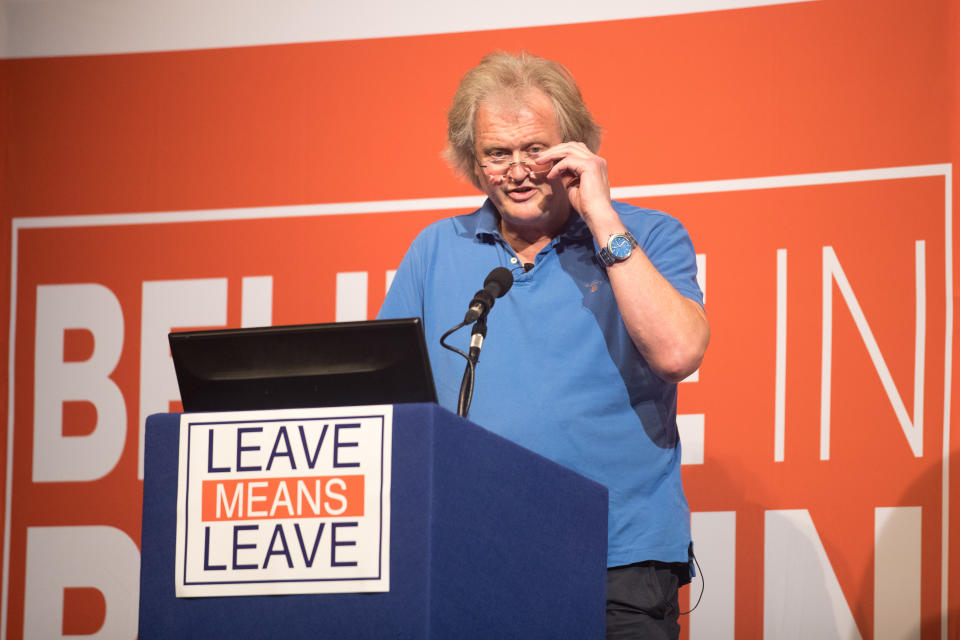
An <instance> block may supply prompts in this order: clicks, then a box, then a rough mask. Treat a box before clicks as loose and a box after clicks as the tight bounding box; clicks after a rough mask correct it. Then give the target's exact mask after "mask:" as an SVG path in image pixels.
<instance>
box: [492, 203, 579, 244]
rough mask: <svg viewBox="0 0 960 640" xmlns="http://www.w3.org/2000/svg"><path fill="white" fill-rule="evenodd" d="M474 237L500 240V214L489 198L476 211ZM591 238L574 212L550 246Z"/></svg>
mask: <svg viewBox="0 0 960 640" xmlns="http://www.w3.org/2000/svg"><path fill="white" fill-rule="evenodd" d="M476 235H477V237H478V238H482V237H483V236H485V235H487V236H493V237H494V238H501V235H500V213H499V212H498V211H497V208H496V207H495V206H493V202H492V201H491V200H490V199H489V198H487V199H486V200H485V201H484V203H483V206H482V207H480V208H479V209H478V210H477V230H476ZM591 237H592V236H591V234H590V228H589V227H587V223H586V222H584V221H583V218H581V217H580V214H578V213H577V212H575V211H574V214H573V215H572V216H570V220H569V221H568V222H567V225H566V226H565V227H564V228H563V229H562V230H561V231H560V234H559V235H558V236H557V237H556V238H554V239H553V243H552V244H560V243H570V242H584V241H586V240H588V239H590V238H591Z"/></svg>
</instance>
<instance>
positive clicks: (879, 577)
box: [873, 507, 922, 640]
mask: <svg viewBox="0 0 960 640" xmlns="http://www.w3.org/2000/svg"><path fill="white" fill-rule="evenodd" d="M921 519H922V510H921V508H920V507H877V508H876V509H875V510H874V531H873V535H874V544H873V558H874V564H873V566H874V571H873V594H874V595H873V639H874V640H888V639H889V640H908V639H911V638H917V639H918V640H919V638H920V627H921V624H922V623H921V618H920V583H921V581H920V564H921V563H920V548H921V539H922V538H921V535H920V528H921Z"/></svg>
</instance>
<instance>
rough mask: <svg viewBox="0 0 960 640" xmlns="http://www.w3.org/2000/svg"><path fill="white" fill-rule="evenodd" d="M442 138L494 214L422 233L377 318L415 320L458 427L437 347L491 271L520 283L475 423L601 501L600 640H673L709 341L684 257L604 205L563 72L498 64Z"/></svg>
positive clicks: (584, 121) (685, 241)
mask: <svg viewBox="0 0 960 640" xmlns="http://www.w3.org/2000/svg"><path fill="white" fill-rule="evenodd" d="M448 121H449V127H448V142H449V146H448V149H447V158H448V160H449V161H450V162H451V164H452V165H453V166H454V167H455V168H456V169H457V170H459V171H460V172H461V173H463V174H464V175H465V176H466V177H468V178H469V179H470V180H471V181H472V182H473V184H474V185H475V186H477V187H478V188H479V189H480V190H481V191H483V192H484V193H485V194H486V195H487V197H488V199H487V201H486V202H485V203H484V205H483V206H482V207H481V208H480V209H478V210H477V211H475V212H473V213H471V214H469V215H464V216H457V217H454V218H448V219H446V220H442V221H440V222H437V223H435V224H433V225H430V226H429V227H427V228H426V229H425V230H424V231H422V232H421V233H420V235H419V236H418V237H417V239H416V240H415V241H414V243H413V245H412V246H411V248H410V250H409V251H408V253H407V255H406V256H405V257H404V259H403V262H402V264H401V265H400V267H399V269H398V271H397V274H396V277H395V279H394V281H393V284H392V286H391V288H390V291H389V292H388V294H387V297H386V300H385V301H384V304H383V307H382V308H381V310H380V316H381V317H411V316H419V317H421V318H422V319H423V322H424V328H425V331H426V335H427V344H428V346H429V348H430V350H431V353H430V358H431V364H432V367H433V372H434V377H435V378H436V382H437V388H438V395H439V398H440V403H441V405H443V406H445V407H447V408H450V409H451V410H453V409H455V407H456V406H457V396H458V391H459V386H460V380H461V374H462V372H463V368H464V361H463V359H462V358H459V356H457V355H455V354H453V353H450V352H448V351H446V350H444V349H442V348H441V347H440V345H439V338H440V336H441V334H442V333H443V332H444V331H446V330H447V329H449V328H451V327H453V326H455V325H456V324H458V323H459V322H460V321H461V320H462V319H463V314H464V311H465V307H466V304H467V302H469V301H470V299H471V297H472V294H473V293H474V291H475V290H476V289H477V288H478V286H479V284H480V283H481V282H482V281H483V278H484V276H486V274H487V273H489V272H490V271H491V269H493V268H495V267H497V266H505V267H507V268H509V269H511V270H512V272H513V275H514V278H515V280H514V285H513V288H512V289H511V290H510V292H509V293H508V294H507V295H506V296H505V297H503V298H502V299H501V300H499V301H497V303H496V307H495V308H494V309H493V310H492V311H491V312H490V315H489V318H488V327H489V334H488V336H487V339H486V341H485V342H484V345H483V355H482V358H481V361H480V363H479V365H478V367H477V375H476V382H475V389H474V395H473V404H472V405H471V411H470V418H471V419H472V420H473V421H475V422H476V423H478V424H480V425H482V426H484V427H486V428H487V429H490V430H492V431H495V432H497V433H500V434H501V435H504V436H506V437H508V438H510V439H512V440H514V441H516V442H517V443H519V444H521V445H523V446H525V447H527V448H529V449H532V450H534V451H537V452H538V453H540V454H542V455H544V456H546V457H548V458H551V459H553V460H555V461H557V462H559V463H560V464H563V465H565V466H567V467H569V468H571V469H573V470H575V471H578V472H579V473H581V474H583V475H585V476H587V477H589V478H592V479H594V480H596V481H598V482H601V483H603V484H604V485H606V486H607V487H608V488H609V489H610V519H609V544H608V558H607V566H608V572H607V576H608V577H607V635H608V638H621V637H629V638H633V637H638V638H661V637H663V638H670V637H674V638H675V637H677V635H678V633H679V625H678V624H677V589H678V587H679V586H680V585H681V584H685V583H686V582H688V581H689V572H688V568H687V567H688V562H689V559H690V555H689V554H690V552H691V551H690V549H691V544H690V528H689V508H688V507H687V502H686V498H685V497H684V494H683V488H682V486H681V483H680V447H679V442H678V437H677V427H676V397H677V386H676V383H677V382H678V381H680V380H682V379H683V378H684V377H686V376H687V375H689V374H690V373H692V372H693V371H695V370H696V369H697V367H699V365H700V362H701V360H702V358H703V354H704V351H705V350H706V347H707V342H708V340H709V325H708V323H707V319H706V316H705V314H704V311H703V307H702V294H701V292H700V289H699V287H698V286H697V283H696V261H695V254H694V250H693V246H692V244H691V243H690V240H689V237H688V236H687V233H686V231H684V229H683V227H682V226H681V225H680V223H678V222H677V221H676V220H674V219H673V218H671V217H670V216H668V215H666V214H664V213H662V212H658V211H651V210H646V209H639V208H636V207H632V206H630V205H626V204H623V203H619V202H611V200H610V187H609V184H608V180H607V169H606V163H605V161H604V160H603V159H602V158H600V157H599V156H597V155H596V153H595V152H596V151H597V148H598V147H599V143H600V132H599V127H598V126H597V125H596V124H595V123H594V121H593V119H592V117H591V116H590V113H589V111H587V109H586V106H585V105H584V104H583V101H582V99H581V97H580V91H579V89H578V88H577V86H576V84H575V82H574V81H573V78H572V76H571V75H570V74H569V72H568V71H567V70H566V69H565V68H563V67H562V66H561V65H559V64H557V63H555V62H552V61H549V60H545V59H543V58H538V57H535V56H531V55H529V54H526V53H522V54H520V55H518V56H514V55H509V54H506V53H493V54H490V55H488V56H486V57H484V58H483V60H482V61H481V62H480V64H479V65H478V66H477V67H475V68H473V69H472V70H470V71H469V72H467V74H466V75H465V76H464V77H463V79H462V80H461V83H460V86H459V88H458V89H457V93H456V95H455V97H454V101H453V105H452V107H451V108H450V111H449V113H448ZM598 249H599V251H598ZM466 333H467V332H466V331H464V332H463V334H466ZM463 339H464V340H466V336H465V335H464V338H463ZM465 348H466V347H465V346H464V349H465Z"/></svg>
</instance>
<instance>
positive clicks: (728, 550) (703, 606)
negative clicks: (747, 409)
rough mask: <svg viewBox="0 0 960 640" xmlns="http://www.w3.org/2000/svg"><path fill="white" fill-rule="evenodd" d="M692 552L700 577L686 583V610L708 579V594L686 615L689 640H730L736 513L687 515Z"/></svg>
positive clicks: (732, 621)
mask: <svg viewBox="0 0 960 640" xmlns="http://www.w3.org/2000/svg"><path fill="white" fill-rule="evenodd" d="M690 529H691V535H692V537H693V544H694V547H693V551H694V553H695V554H696V556H697V564H698V565H699V566H700V571H701V572H702V575H700V576H699V577H697V578H694V579H693V581H692V582H691V583H690V587H689V588H688V591H689V592H690V607H691V608H692V607H693V606H694V605H696V604H697V600H698V598H699V597H700V595H701V593H702V592H701V589H705V585H706V580H707V576H709V577H710V593H707V594H705V595H704V597H703V599H702V600H700V604H699V605H697V608H696V609H694V610H693V612H692V613H691V614H690V638H691V640H701V639H702V640H726V639H727V638H729V639H730V640H733V638H735V637H736V635H735V633H734V631H735V626H734V621H735V608H734V605H735V604H736V602H735V598H734V596H735V595H736V582H737V581H736V569H737V512H736V511H699V512H694V513H691V514H690Z"/></svg>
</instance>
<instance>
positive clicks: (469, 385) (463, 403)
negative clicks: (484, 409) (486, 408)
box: [440, 322, 475, 418]
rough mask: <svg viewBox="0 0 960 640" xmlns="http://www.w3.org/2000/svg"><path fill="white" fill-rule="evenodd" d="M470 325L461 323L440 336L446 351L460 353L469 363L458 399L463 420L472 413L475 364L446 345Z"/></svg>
mask: <svg viewBox="0 0 960 640" xmlns="http://www.w3.org/2000/svg"><path fill="white" fill-rule="evenodd" d="M468 324H470V323H469V322H461V323H460V324H458V325H457V326H455V327H454V328H452V329H450V330H449V331H447V332H446V333H445V334H443V335H442V336H440V346H442V347H443V348H444V349H449V350H450V351H453V352H454V353H459V354H460V355H461V356H463V358H464V359H465V360H466V361H467V367H466V369H464V371H463V380H461V381H460V397H459V398H458V399H457V415H458V416H460V417H461V418H466V417H467V413H468V412H469V411H470V401H471V399H472V398H473V377H474V370H475V369H474V368H475V363H474V361H473V359H472V358H470V356H468V355H467V354H466V353H464V352H463V351H460V349H457V348H456V347H452V346H450V345H449V344H447V343H446V340H447V338H448V337H450V335H451V334H453V333H454V332H455V331H459V330H460V329H462V328H464V327H465V326H467V325H468Z"/></svg>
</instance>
